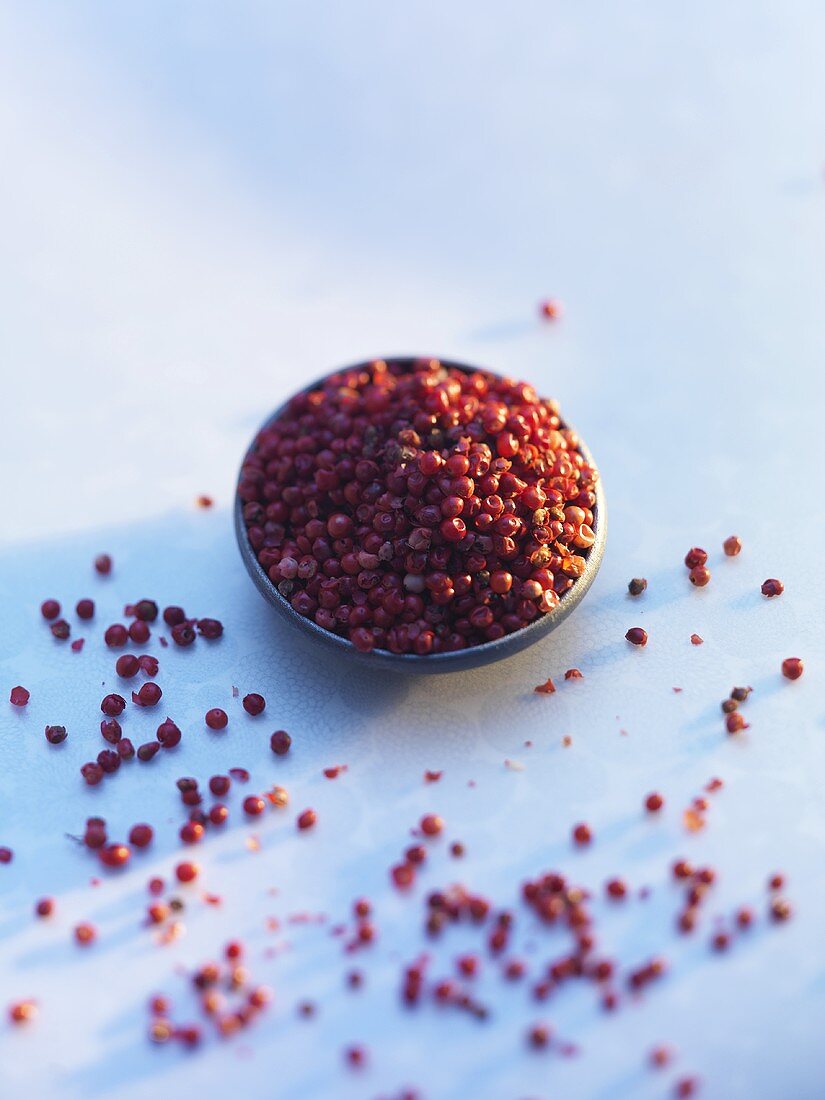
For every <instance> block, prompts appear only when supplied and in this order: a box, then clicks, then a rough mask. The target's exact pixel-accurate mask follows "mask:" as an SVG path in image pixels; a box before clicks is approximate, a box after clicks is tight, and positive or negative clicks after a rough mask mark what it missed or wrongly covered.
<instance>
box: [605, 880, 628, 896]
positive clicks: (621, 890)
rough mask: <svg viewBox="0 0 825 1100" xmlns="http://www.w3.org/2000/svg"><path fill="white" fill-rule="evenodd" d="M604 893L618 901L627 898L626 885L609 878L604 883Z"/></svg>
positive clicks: (621, 881)
mask: <svg viewBox="0 0 825 1100" xmlns="http://www.w3.org/2000/svg"><path fill="white" fill-rule="evenodd" d="M604 888H605V891H606V893H607V896H608V897H609V898H613V899H614V900H615V901H620V900H621V899H622V898H624V897H626V896H627V885H626V884H625V882H624V881H623V880H622V879H620V878H611V879H609V880H608V881H607V882H606V883H605V887H604Z"/></svg>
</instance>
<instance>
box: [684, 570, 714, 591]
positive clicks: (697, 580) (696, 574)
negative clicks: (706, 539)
mask: <svg viewBox="0 0 825 1100" xmlns="http://www.w3.org/2000/svg"><path fill="white" fill-rule="evenodd" d="M688 578H689V580H690V583H691V584H692V585H694V586H695V587H696V588H704V587H705V585H706V584H707V583H708V582H709V581H710V570H709V569H708V568H707V567H706V566H704V565H697V566H695V567H694V568H693V569H691V571H690V573H689V574H688Z"/></svg>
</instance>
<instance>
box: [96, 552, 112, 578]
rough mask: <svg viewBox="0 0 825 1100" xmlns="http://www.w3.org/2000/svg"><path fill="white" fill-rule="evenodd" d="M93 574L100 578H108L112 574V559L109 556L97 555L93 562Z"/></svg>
mask: <svg viewBox="0 0 825 1100" xmlns="http://www.w3.org/2000/svg"><path fill="white" fill-rule="evenodd" d="M94 567H95V572H96V573H99V574H100V576H101V577H108V575H109V574H110V573H111V572H112V559H111V557H110V556H109V554H98V555H97V557H96V558H95V560H94Z"/></svg>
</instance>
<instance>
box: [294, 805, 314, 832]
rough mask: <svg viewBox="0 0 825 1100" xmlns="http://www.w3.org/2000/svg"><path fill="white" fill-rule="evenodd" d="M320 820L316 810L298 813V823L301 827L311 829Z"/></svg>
mask: <svg viewBox="0 0 825 1100" xmlns="http://www.w3.org/2000/svg"><path fill="white" fill-rule="evenodd" d="M317 820H318V815H317V814H316V813H315V810H304V811H303V812H302V813H300V814H298V818H297V821H296V824H297V826H298V828H299V829H311V828H312V827H313V825H314V824H315V823H316V821H317Z"/></svg>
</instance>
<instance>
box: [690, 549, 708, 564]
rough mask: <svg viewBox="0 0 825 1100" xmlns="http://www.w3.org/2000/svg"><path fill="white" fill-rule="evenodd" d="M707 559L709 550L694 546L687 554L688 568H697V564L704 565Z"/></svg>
mask: <svg viewBox="0 0 825 1100" xmlns="http://www.w3.org/2000/svg"><path fill="white" fill-rule="evenodd" d="M707 560H708V553H707V550H702V549H701V548H700V547H699V546H694V547H692V548H691V549H690V550H688V552H687V554H685V565H686V566H687V568H688V569H696V567H697V566H702V565H704V564H705V562H706V561H707Z"/></svg>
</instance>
